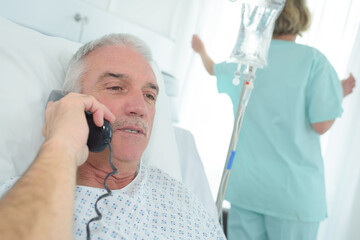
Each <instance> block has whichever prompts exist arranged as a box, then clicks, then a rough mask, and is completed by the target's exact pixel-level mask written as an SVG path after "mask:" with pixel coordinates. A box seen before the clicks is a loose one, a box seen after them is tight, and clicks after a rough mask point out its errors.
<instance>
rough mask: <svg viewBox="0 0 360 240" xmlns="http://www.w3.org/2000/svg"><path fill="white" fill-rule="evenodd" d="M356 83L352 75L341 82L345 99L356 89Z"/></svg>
mask: <svg viewBox="0 0 360 240" xmlns="http://www.w3.org/2000/svg"><path fill="white" fill-rule="evenodd" d="M355 83H356V82H355V78H354V76H353V75H352V74H351V73H350V75H349V77H348V78H346V79H344V80H342V81H341V85H342V88H343V95H344V97H346V96H347V95H349V94H350V93H352V91H353V89H354V87H355Z"/></svg>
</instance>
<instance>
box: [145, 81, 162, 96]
mask: <svg viewBox="0 0 360 240" xmlns="http://www.w3.org/2000/svg"><path fill="white" fill-rule="evenodd" d="M146 86H147V87H149V88H151V89H154V90H155V91H156V94H158V93H159V86H158V85H156V84H154V83H148V84H146Z"/></svg>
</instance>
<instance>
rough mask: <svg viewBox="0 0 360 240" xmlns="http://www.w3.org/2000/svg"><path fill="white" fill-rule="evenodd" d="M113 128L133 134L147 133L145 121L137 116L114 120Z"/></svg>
mask: <svg viewBox="0 0 360 240" xmlns="http://www.w3.org/2000/svg"><path fill="white" fill-rule="evenodd" d="M112 127H113V129H114V130H118V131H122V132H126V133H131V134H134V135H138V134H140V135H144V136H146V135H147V133H148V126H147V124H146V122H145V121H144V120H142V119H139V118H124V119H120V120H118V121H116V122H115V123H114V124H113V126H112Z"/></svg>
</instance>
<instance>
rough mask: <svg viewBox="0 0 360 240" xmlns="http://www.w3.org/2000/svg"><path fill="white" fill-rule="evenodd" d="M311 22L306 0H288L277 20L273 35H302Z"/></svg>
mask: <svg viewBox="0 0 360 240" xmlns="http://www.w3.org/2000/svg"><path fill="white" fill-rule="evenodd" d="M310 22H311V14H310V12H309V9H308V7H307V6H306V0H286V2H285V6H284V9H283V11H282V12H281V14H280V16H279V17H278V19H277V20H276V22H275V26H274V32H273V36H280V35H284V34H291V35H300V36H301V33H303V32H305V31H306V30H307V29H308V28H309V26H310Z"/></svg>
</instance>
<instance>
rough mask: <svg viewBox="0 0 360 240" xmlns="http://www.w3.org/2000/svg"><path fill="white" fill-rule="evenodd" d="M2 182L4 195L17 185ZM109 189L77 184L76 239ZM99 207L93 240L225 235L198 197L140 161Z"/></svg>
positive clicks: (83, 234) (83, 233)
mask: <svg viewBox="0 0 360 240" xmlns="http://www.w3.org/2000/svg"><path fill="white" fill-rule="evenodd" d="M14 182H15V181H14V179H13V180H10V181H8V182H5V184H3V185H1V186H0V196H1V195H2V194H3V193H4V192H5V191H6V190H7V189H9V188H10V187H11V186H12V185H13V184H14ZM104 193H106V190H104V189H99V188H93V187H85V186H77V187H76V196H75V212H74V221H75V222H74V239H77V240H80V239H86V224H87V222H88V221H89V219H91V218H93V217H95V216H96V213H95V210H94V204H95V201H96V200H97V198H98V197H99V196H101V195H102V194H104ZM98 208H99V210H100V212H101V213H102V215H103V217H102V219H101V220H100V221H95V222H92V223H91V224H90V232H91V239H93V240H95V239H96V240H102V239H103V240H105V239H106V240H107V239H134V240H136V239H151V240H155V239H159V240H160V239H176V240H178V239H225V236H224V233H223V231H222V229H221V226H220V225H219V223H218V222H217V220H216V219H214V218H212V216H211V215H210V213H208V211H206V210H205V209H204V207H203V205H202V204H201V203H200V201H199V200H197V199H196V197H195V196H194V195H193V194H192V193H191V192H189V191H188V190H187V189H186V187H185V186H184V185H183V184H182V183H181V182H178V181H177V180H175V179H174V178H172V177H170V176H169V175H168V174H166V173H164V172H163V171H161V170H159V169H157V168H155V167H151V166H145V165H144V164H141V166H140V168H139V172H138V174H137V176H136V178H135V179H134V180H133V181H132V182H131V183H130V184H129V185H127V186H126V187H125V188H123V189H120V190H113V191H112V196H109V197H107V198H105V199H102V200H100V201H99V203H98Z"/></svg>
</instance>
